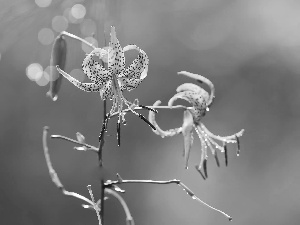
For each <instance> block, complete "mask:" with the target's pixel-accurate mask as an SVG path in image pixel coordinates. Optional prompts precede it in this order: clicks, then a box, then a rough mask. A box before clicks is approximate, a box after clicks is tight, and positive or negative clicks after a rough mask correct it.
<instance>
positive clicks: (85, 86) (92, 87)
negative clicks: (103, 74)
mask: <svg viewBox="0 0 300 225" xmlns="http://www.w3.org/2000/svg"><path fill="white" fill-rule="evenodd" d="M56 69H57V70H58V72H60V74H61V75H63V76H64V77H65V78H66V79H68V80H69V81H70V82H71V83H72V84H74V85H75V86H76V87H78V88H80V89H81V90H83V91H86V92H99V90H100V86H99V85H97V84H95V83H81V82H80V81H78V80H76V79H75V78H73V77H72V76H71V75H69V74H68V73H66V72H65V71H63V70H61V69H60V68H59V67H58V66H56Z"/></svg>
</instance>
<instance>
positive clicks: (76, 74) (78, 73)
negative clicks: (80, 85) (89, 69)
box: [70, 69, 85, 82]
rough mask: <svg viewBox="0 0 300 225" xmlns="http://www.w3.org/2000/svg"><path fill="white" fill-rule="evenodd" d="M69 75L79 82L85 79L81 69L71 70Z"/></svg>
mask: <svg viewBox="0 0 300 225" xmlns="http://www.w3.org/2000/svg"><path fill="white" fill-rule="evenodd" d="M70 75H71V76H72V77H74V78H75V79H76V80H78V81H80V82H82V81H84V79H85V74H84V73H83V71H82V70H81V69H74V70H72V71H71V73H70Z"/></svg>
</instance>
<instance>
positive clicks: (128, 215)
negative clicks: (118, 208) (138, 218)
mask: <svg viewBox="0 0 300 225" xmlns="http://www.w3.org/2000/svg"><path fill="white" fill-rule="evenodd" d="M105 193H107V194H110V195H112V196H114V197H115V198H116V199H118V201H119V202H120V204H121V205H122V207H123V209H124V212H125V215H126V223H127V224H128V225H134V220H133V218H132V216H131V213H130V211H129V208H128V206H127V204H126V202H125V200H124V199H123V198H122V196H121V195H119V194H118V193H117V192H116V191H114V190H111V189H105Z"/></svg>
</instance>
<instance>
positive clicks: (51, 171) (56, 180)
mask: <svg viewBox="0 0 300 225" xmlns="http://www.w3.org/2000/svg"><path fill="white" fill-rule="evenodd" d="M48 129H49V127H47V126H45V127H44V130H43V149H44V154H45V158H46V163H47V167H48V170H49V174H50V177H51V179H52V182H53V183H54V184H55V185H56V187H57V188H58V189H60V190H61V192H62V193H63V194H64V195H67V196H71V197H75V198H78V199H81V200H83V201H85V202H87V203H88V204H89V205H91V206H93V205H94V203H93V202H92V201H91V200H90V199H88V198H86V197H84V196H82V195H80V194H77V193H75V192H70V191H67V190H66V189H65V187H64V186H63V184H62V183H61V182H60V180H59V177H58V175H57V173H56V172H55V170H54V168H53V166H52V163H51V159H50V155H49V149H48V146H47V135H48Z"/></svg>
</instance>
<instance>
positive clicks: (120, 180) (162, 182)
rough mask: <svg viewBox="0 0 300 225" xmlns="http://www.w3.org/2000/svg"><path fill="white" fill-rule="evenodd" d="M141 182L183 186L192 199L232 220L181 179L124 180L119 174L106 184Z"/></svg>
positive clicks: (108, 185) (107, 185) (109, 185)
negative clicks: (200, 196)
mask: <svg viewBox="0 0 300 225" xmlns="http://www.w3.org/2000/svg"><path fill="white" fill-rule="evenodd" d="M140 183H144V184H177V185H179V186H181V187H182V188H183V190H184V191H185V192H186V193H187V194H188V195H189V196H191V198H192V199H194V200H197V201H198V202H200V203H202V204H203V205H205V206H207V207H209V208H210V209H213V210H215V211H217V212H219V213H221V214H223V215H224V216H225V217H227V218H228V219H229V221H231V220H232V217H231V216H229V215H228V214H226V213H225V212H223V211H221V210H219V209H216V208H214V207H212V206H210V205H209V204H207V203H206V202H204V201H202V200H201V199H200V198H198V197H197V196H196V195H195V194H194V192H193V191H192V190H191V189H190V188H188V187H187V186H186V185H185V184H184V183H182V182H181V181H180V180H177V179H174V180H167V181H154V180H123V179H122V178H121V177H120V176H118V180H116V181H111V180H109V181H107V182H106V183H105V184H104V185H105V186H106V187H111V186H112V185H115V184H140Z"/></svg>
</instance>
